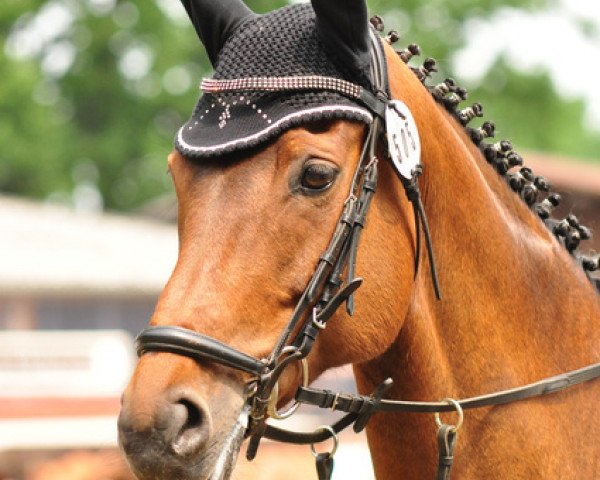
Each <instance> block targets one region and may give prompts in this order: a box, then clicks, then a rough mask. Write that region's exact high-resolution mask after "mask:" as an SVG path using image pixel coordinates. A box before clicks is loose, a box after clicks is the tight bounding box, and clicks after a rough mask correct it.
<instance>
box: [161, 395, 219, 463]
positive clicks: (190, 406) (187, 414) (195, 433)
mask: <svg viewBox="0 0 600 480" xmlns="http://www.w3.org/2000/svg"><path fill="white" fill-rule="evenodd" d="M166 413H167V418H166V420H167V423H168V427H167V429H166V430H165V434H166V436H167V438H166V440H167V441H168V442H169V443H170V445H171V448H172V449H173V451H174V452H175V453H176V454H177V455H180V456H189V455H193V454H195V453H197V452H198V451H200V450H201V449H202V447H203V446H204V445H205V444H206V442H207V441H208V438H209V437H210V418H209V416H208V414H207V412H206V409H205V408H204V407H203V406H202V403H201V402H200V401H196V400H195V399H193V398H190V396H185V397H183V398H180V399H178V400H176V401H175V402H173V403H172V404H170V405H169V406H168V407H167V412H166Z"/></svg>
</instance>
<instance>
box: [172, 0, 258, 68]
mask: <svg viewBox="0 0 600 480" xmlns="http://www.w3.org/2000/svg"><path fill="white" fill-rule="evenodd" d="M181 3H183V6H184V7H185V10H186V11H187V14H188V15H189V17H190V20H191V21H192V24H193V25H194V28H195V29H196V33H197V34H198V37H199V38H200V41H201V42H202V43H203V44H204V48H206V53H208V58H209V59H210V62H211V63H212V65H213V67H214V66H216V64H217V58H218V56H219V52H220V51H221V48H222V47H223V45H224V44H225V42H226V41H227V39H228V38H229V36H230V35H231V34H232V33H233V32H234V31H235V30H236V29H237V27H239V26H240V24H241V23H242V22H243V21H244V20H246V19H247V18H250V17H253V16H255V15H256V14H255V13H254V12H252V10H250V9H249V8H248V7H247V6H246V5H245V4H244V2H242V1H241V0H181Z"/></svg>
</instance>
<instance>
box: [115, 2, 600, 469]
mask: <svg viewBox="0 0 600 480" xmlns="http://www.w3.org/2000/svg"><path fill="white" fill-rule="evenodd" d="M183 4H184V6H185V8H186V10H187V12H188V14H189V16H190V18H191V20H192V23H193V24H194V27H195V28H196V31H197V33H198V35H199V37H200V39H201V41H202V42H203V44H204V46H205V47H206V49H207V52H208V56H209V58H210V60H211V62H212V63H213V65H214V67H215V74H214V77H213V78H211V79H205V80H203V82H202V85H201V88H202V90H203V92H204V94H203V95H202V96H201V98H200V100H199V101H198V104H197V106H196V108H195V110H194V112H193V114H192V117H191V119H190V120H189V121H188V122H187V123H186V124H185V125H184V126H183V127H182V128H181V129H180V130H179V132H178V133H177V136H176V139H175V147H176V149H175V152H173V153H172V154H171V155H170V156H169V170H170V172H171V175H172V177H173V182H174V185H175V191H176V194H177V199H178V206H179V212H178V229H179V257H178V262H177V264H176V266H175V269H174V271H173V274H172V276H171V278H170V279H169V281H168V283H167V285H166V287H165V289H164V291H163V292H162V294H161V296H160V298H159V301H158V304H157V307H156V310H155V312H154V315H153V317H152V319H151V322H150V324H151V326H150V327H149V328H148V329H146V330H144V331H143V332H142V333H141V334H140V336H139V337H138V353H139V354H140V356H141V358H140V360H139V362H138V365H137V367H136V370H135V372H134V374H133V377H132V379H131V382H130V384H129V386H128V387H127V389H126V391H125V393H124V395H123V401H122V410H121V414H120V418H119V440H120V444H121V447H122V449H123V450H124V452H125V454H126V456H127V458H128V461H129V463H130V465H131V466H132V468H133V470H134V471H135V473H136V475H137V476H138V477H139V478H140V479H141V480H149V479H167V478H179V479H182V480H185V479H199V478H214V479H221V478H226V477H227V476H228V474H229V473H230V471H231V469H232V466H233V463H234V461H235V453H236V452H237V449H239V447H240V443H241V440H242V437H243V436H244V434H247V435H248V436H249V437H250V441H249V450H248V456H249V457H253V456H254V455H255V454H256V449H257V446H258V442H259V440H260V438H261V437H262V436H269V435H271V436H272V438H275V437H277V436H278V435H279V436H280V438H282V436H285V435H288V437H289V435H292V434H289V433H281V432H278V431H277V430H276V428H274V427H273V426H272V425H271V424H268V423H267V422H266V420H267V419H268V418H269V417H275V418H277V417H279V416H281V415H282V414H281V413H280V412H279V411H278V410H277V409H278V408H281V407H282V406H284V405H285V404H286V403H288V402H290V401H291V400H292V399H293V398H294V395H295V394H296V395H297V392H299V391H300V389H298V386H299V385H301V384H308V383H310V382H311V381H312V380H314V379H315V378H316V377H318V376H319V375H320V374H321V373H322V372H324V371H325V370H327V369H329V368H332V367H336V366H339V365H343V364H348V363H350V364H353V365H354V372H355V377H356V380H357V386H358V389H359V391H360V392H361V394H363V396H362V397H360V398H356V399H352V398H347V399H346V400H345V401H346V404H345V405H346V407H348V410H346V411H350V412H352V413H351V415H353V416H351V417H349V418H350V420H349V422H354V425H355V429H357V430H360V429H361V428H364V426H365V425H366V423H367V421H368V420H369V427H368V429H367V434H368V439H369V446H370V448H371V452H372V455H373V462H374V466H375V470H376V473H377V475H378V477H379V478H397V477H398V475H400V474H401V475H402V476H403V478H404V477H405V476H406V477H407V478H424V477H427V476H429V477H431V476H432V475H433V472H432V468H433V467H431V464H432V463H433V462H432V461H431V459H432V458H433V457H435V451H436V445H435V439H432V438H431V437H430V436H428V433H427V432H428V431H429V429H428V428H429V426H430V424H431V420H432V419H429V420H424V419H422V418H421V417H419V418H416V417H410V416H402V415H396V416H394V417H393V421H389V420H385V419H383V418H382V417H381V416H377V415H376V416H373V418H372V419H371V414H372V413H373V412H374V406H373V405H375V404H376V403H377V402H378V401H379V400H380V399H381V397H382V395H383V394H384V391H385V390H387V393H386V395H387V396H388V398H393V399H401V398H422V397H425V398H431V397H433V398H436V399H440V398H445V397H448V396H453V397H455V398H456V397H461V396H466V395H474V394H475V393H479V392H482V391H484V392H485V391H493V390H494V389H495V390H501V389H505V388H509V387H511V386H513V385H514V384H515V383H516V384H519V383H520V384H523V383H527V382H533V381H535V380H537V379H539V378H542V377H543V376H549V375H556V373H559V372H560V371H561V369H562V370H564V369H565V368H576V367H581V365H585V363H586V362H588V363H589V362H591V361H592V360H594V359H595V357H594V353H595V352H596V351H597V345H598V342H599V341H600V338H599V337H600V333H597V332H598V329H593V328H592V325H593V322H594V321H595V320H597V319H598V318H600V302H599V301H598V297H597V296H596V295H595V294H594V293H593V290H592V287H591V285H590V283H589V281H588V278H586V275H585V274H584V272H583V271H581V270H580V269H577V268H574V262H573V261H572V258H571V257H570V256H569V255H568V252H567V249H568V250H569V251H573V250H574V246H575V247H576V245H575V243H578V239H581V238H583V237H585V236H587V235H588V233H589V232H587V231H586V230H585V229H584V228H583V227H581V225H579V224H578V222H576V221H575V220H573V218H571V219H570V220H569V221H565V222H566V223H565V222H557V223H551V224H550V226H551V227H552V228H553V229H554V234H555V235H554V236H553V235H552V233H551V232H549V231H548V230H547V229H546V228H545V226H544V224H543V223H542V222H540V220H539V218H537V217H536V216H535V215H534V214H532V212H531V211H530V209H529V208H528V205H530V206H533V207H534V208H535V211H536V212H537V213H538V214H539V216H541V217H542V218H543V219H544V220H545V221H546V223H548V222H550V220H549V219H548V215H546V213H548V212H549V211H550V210H551V209H552V208H553V207H554V206H555V205H554V204H555V203H556V201H555V200H556V198H554V197H548V198H547V199H545V200H544V201H542V202H540V203H536V202H537V199H538V196H539V195H538V193H539V191H544V190H547V188H546V183H544V180H543V179H541V178H540V177H535V176H533V174H532V173H531V172H530V171H528V170H526V169H522V170H520V171H519V172H516V173H508V172H509V171H510V170H511V169H513V168H514V167H518V166H520V163H521V159H520V157H519V156H518V155H517V154H515V153H514V152H512V146H511V145H510V143H508V142H498V143H496V144H488V143H485V142H484V140H485V139H486V138H488V137H490V136H492V135H493V130H494V128H493V125H492V124H490V123H487V122H486V123H484V124H483V125H482V126H481V127H479V128H470V127H467V124H468V123H469V122H470V121H471V120H472V119H473V118H474V117H478V116H481V107H480V106H479V105H478V104H475V105H473V106H472V107H468V108H466V109H464V110H457V106H458V104H459V103H460V102H461V101H462V100H464V98H465V96H466V95H465V92H464V90H462V89H460V88H458V87H457V86H456V85H455V84H454V82H453V81H451V80H446V81H445V82H443V83H442V84H439V85H437V86H435V87H430V88H429V89H426V88H424V87H423V84H422V83H424V80H425V79H426V78H427V77H428V76H429V74H430V73H431V71H432V70H434V69H435V64H434V62H432V61H431V60H426V61H425V64H424V65H423V66H422V67H411V68H409V66H407V65H406V63H407V62H408V60H409V59H410V57H412V56H413V55H415V54H417V53H418V48H417V47H416V46H414V45H413V46H409V48H408V49H407V50H403V51H400V52H394V50H393V49H392V48H391V47H390V46H389V45H387V44H386V43H385V42H382V41H381V39H380V38H379V37H378V36H377V35H376V34H375V33H374V30H373V28H372V27H371V26H370V25H369V22H368V18H367V9H366V4H365V2H364V0H353V1H352V2H350V1H348V0H312V4H311V5H292V6H288V7H284V8H282V9H280V10H276V11H274V12H271V13H268V14H265V15H256V14H254V13H253V12H251V11H250V10H249V9H248V8H247V7H246V6H244V5H243V4H242V3H241V2H240V1H239V0H224V1H220V2H215V1H211V0H183ZM391 37H392V35H391V34H390V38H388V40H389V41H392V38H391ZM415 74H416V75H415ZM392 99H394V100H392ZM461 124H462V125H461ZM384 125H385V126H387V127H386V128H387V130H386V128H384ZM465 127H466V128H465ZM420 139H422V142H421V141H420ZM421 159H422V164H421ZM486 160H487V162H486ZM422 170H423V171H424V172H425V173H424V175H423V177H422V181H421V182H417V179H418V178H419V174H420V173H421V171H422ZM498 173H501V175H498ZM505 180H508V183H509V186H510V188H509V186H507V184H506V183H507V182H506V181H505ZM376 189H377V195H374V192H375V190H376ZM515 192H516V194H515ZM519 196H520V197H521V198H519ZM522 200H525V202H523V201H522ZM426 212H427V215H428V217H429V222H428V221H427V217H426ZM367 213H368V218H367ZM367 224H368V228H364V227H365V226H366V225H367ZM429 226H431V228H429ZM555 236H556V237H558V238H559V240H561V241H563V243H565V244H566V245H567V249H564V248H562V247H561V246H560V245H559V243H558V242H557V240H556V238H554V237H555ZM359 240H360V242H359ZM574 242H575V243H574ZM422 245H423V246H425V247H427V252H425V248H422ZM573 245H574V246H573ZM432 246H433V247H435V248H432ZM359 247H360V248H359ZM571 247H573V248H571ZM421 250H423V252H421ZM434 251H435V258H436V259H437V261H438V262H439V266H441V267H443V268H440V269H439V270H440V271H439V282H438V275H437V273H436V268H435V266H436V261H435V259H434ZM419 259H421V261H419ZM425 259H427V260H428V261H425ZM586 261H587V264H586V263H585V261H584V267H585V268H587V269H588V270H591V269H592V267H593V268H598V267H597V263H598V258H596V257H593V258H592V257H590V258H588V259H587V260H586ZM419 265H420V267H419ZM586 265H587V267H586ZM590 265H591V267H590ZM362 272H364V273H365V280H364V282H363V281H362V279H361V278H360V277H358V276H357V275H356V273H359V274H360V273H362ZM534 275H535V276H536V278H537V277H538V276H539V278H543V282H539V284H536V285H535V286H534V285H533V283H532V281H531V278H532V276H534ZM361 284H362V286H361ZM514 285H519V288H513V286H514ZM359 286H361V288H360V290H358V291H357V289H358V287H359ZM440 286H441V290H442V292H443V294H444V301H442V302H439V301H438V299H439V297H440ZM559 292H560V293H559ZM355 297H356V298H355ZM436 297H437V298H436ZM344 303H345V304H346V308H345V309H344V308H338V307H341V306H342V305H343V304H344ZM574 305H576V308H575V307H574ZM567 314H568V315H570V316H571V317H576V318H577V319H578V321H573V322H571V323H569V324H560V325H559V324H555V323H553V324H550V323H548V322H545V323H544V322H540V321H539V319H546V318H554V317H556V316H561V315H567ZM584 325H587V327H586V328H583V327H582V326H584ZM588 327H589V328H588ZM522 332H526V333H527V336H525V337H523V336H522ZM563 338H569V339H570V341H571V342H573V345H577V348H570V349H567V350H565V351H563V350H557V349H556V348H555V345H556V342H558V341H559V339H563ZM530 345H535V347H536V350H535V353H534V354H532V352H531V351H530V349H529V348H528V347H529V346H530ZM309 353H310V354H309ZM598 368H600V367H598ZM473 372H483V373H481V374H479V373H478V374H473ZM489 372H495V374H493V375H492V374H489ZM599 373H600V370H599ZM388 376H390V377H392V376H393V377H394V381H395V383H394V384H393V385H391V383H390V381H388V380H386V378H387V377H388ZM588 377H589V376H588ZM586 378H587V377H586ZM597 391H598V387H597V385H596V389H595V390H594V389H593V388H590V390H589V393H587V395H588V396H589V400H590V402H589V404H590V405H592V404H593V402H592V401H591V400H592V399H593V398H594V395H595V394H596V395H597ZM373 392H374V393H373ZM371 393H373V395H372V396H368V395H369V394H371ZM323 395H324V397H319V398H323V402H324V403H327V405H328V406H332V407H336V404H337V402H338V397H337V396H336V397H335V398H334V399H332V398H328V397H327V395H326V394H325V393H323ZM353 401H354V403H352V402H353ZM574 402H575V400H571V401H570V403H569V402H566V403H565V404H564V405H557V404H554V405H553V406H550V407H549V409H548V410H547V411H545V414H544V415H543V416H540V417H539V418H536V417H534V416H533V415H532V410H531V408H532V407H531V405H525V406H524V407H518V406H517V407H509V408H508V410H509V411H510V412H511V414H512V415H511V417H510V418H511V419H512V421H514V422H520V423H519V425H521V426H524V427H523V428H524V430H526V431H531V432H538V431H542V430H544V429H545V428H547V426H548V425H550V424H552V425H553V426H555V427H556V428H559V429H562V430H561V431H562V432H566V431H569V432H570V431H571V430H569V429H573V425H574V424H576V423H577V424H582V425H585V428H586V429H589V430H590V431H589V432H587V431H586V433H582V438H584V437H585V438H588V437H589V438H592V437H593V434H592V431H591V429H592V428H593V427H600V425H599V423H600V421H599V420H597V419H596V416H592V414H591V410H590V409H589V408H588V409H586V408H577V409H574V411H575V413H573V411H569V415H565V412H566V409H568V408H569V407H570V406H574ZM452 405H458V403H456V402H455V403H453V404H451V405H450V406H451V407H452ZM442 406H443V405H442ZM446 406H448V405H446ZM431 408H436V409H437V410H435V411H439V409H440V408H441V407H440V406H439V404H436V405H433V406H432V407H431ZM431 408H430V409H429V411H433V410H431ZM353 409H354V410H353ZM553 409H554V410H553ZM561 409H565V410H561ZM446 411H447V409H446ZM488 413H489V415H488V417H485V418H486V419H487V420H488V421H489V422H490V423H491V424H492V425H494V426H496V428H494V429H489V430H485V431H483V432H482V430H481V429H480V427H478V425H480V424H479V423H477V422H468V425H466V426H465V427H463V431H464V432H465V433H464V434H461V435H464V437H470V438H472V439H473V440H474V441H473V442H469V444H468V445H465V447H464V452H465V456H467V455H466V454H467V453H469V454H471V455H470V458H475V459H476V461H474V463H473V466H472V467H471V470H469V468H467V467H466V466H464V465H463V466H462V470H461V473H463V474H465V475H467V476H468V473H465V472H469V471H470V472H481V471H483V469H484V470H485V471H488V472H494V474H495V476H496V477H499V478H506V477H508V476H511V475H512V473H514V472H513V470H511V465H510V464H508V463H506V462H493V461H492V460H490V456H489V455H482V454H481V450H482V449H485V448H486V447H490V445H491V446H494V448H498V447H497V445H498V441H499V440H498V438H499V433H498V432H503V431H506V430H505V429H507V428H509V427H508V426H507V424H506V420H505V419H504V418H502V419H500V418H499V417H497V416H496V414H495V411H493V412H488ZM484 415H486V413H485V412H484V413H481V414H473V417H472V418H474V419H479V420H482V419H483V418H484ZM573 415H575V416H577V417H578V421H577V422H573V421H571V420H572V418H573ZM586 415H587V416H586ZM388 418H389V417H388ZM557 418H561V419H562V418H565V420H564V421H562V420H561V421H556V419H557ZM550 419H552V421H550ZM465 423H467V422H465ZM559 424H560V425H559ZM557 425H558V426H557ZM334 430H335V429H334ZM581 432H582V431H581V430H578V431H577V432H571V433H573V434H575V433H581ZM325 433H327V432H325ZM547 433H548V434H547V435H546V436H540V435H537V436H536V442H533V443H531V444H527V449H528V451H527V455H525V454H523V455H521V451H519V452H516V451H514V449H515V448H521V449H525V448H526V445H525V443H526V442H511V441H509V440H506V441H504V437H503V438H502V441H504V443H502V441H501V442H500V443H502V451H503V452H505V453H506V452H508V453H506V454H507V455H510V456H511V458H519V459H521V458H524V459H529V460H522V461H521V463H522V464H523V468H522V470H521V472H525V473H522V477H521V478H541V477H544V476H546V477H547V476H548V475H547V473H548V472H550V471H552V472H557V471H559V470H557V468H558V466H559V465H560V461H561V460H562V462H563V463H562V464H563V465H564V464H566V463H565V462H567V463H568V458H567V454H568V452H569V448H570V447H571V445H563V447H564V448H561V449H556V448H551V447H552V445H553V443H552V442H554V440H555V438H556V436H555V435H553V434H551V432H547ZM292 436H293V435H292ZM294 438H295V439H299V441H300V442H304V443H307V442H306V439H307V438H308V439H310V440H314V439H315V438H317V439H324V438H327V435H326V434H325V435H323V432H319V434H318V435H312V436H311V435H308V436H307V435H304V436H303V435H296V436H294ZM308 443H310V441H308ZM572 444H573V445H574V443H573V442H572ZM490 448H491V447H490ZM536 448H539V449H540V450H542V451H547V450H550V449H552V450H553V451H558V452H559V453H557V459H556V461H555V462H545V463H543V465H542V466H540V465H539V464H534V463H533V459H535V458H539V454H538V453H539V450H536ZM530 460H531V461H530ZM458 468H459V470H460V469H461V465H458ZM543 468H545V469H546V470H543ZM581 468H583V469H585V468H587V466H586V465H583V466H582V467H581ZM399 472H401V473H399ZM581 472H582V473H581V475H580V478H586V477H588V478H589V477H590V475H588V473H589V472H588V471H587V470H581ZM467 476H465V477H463V478H467ZM550 476H552V475H550ZM471 478H475V477H471Z"/></svg>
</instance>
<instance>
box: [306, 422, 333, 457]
mask: <svg viewBox="0 0 600 480" xmlns="http://www.w3.org/2000/svg"><path fill="white" fill-rule="evenodd" d="M323 431H325V432H329V433H330V434H331V438H332V439H333V448H332V449H331V452H329V456H330V457H333V456H334V455H335V452H337V449H338V446H339V445H340V440H339V439H338V436H337V433H335V430H334V429H333V427H331V426H330V425H321V426H320V427H317V429H316V430H315V433H317V432H323ZM310 451H311V453H312V454H313V456H314V457H315V458H317V456H318V455H319V453H318V452H317V449H316V448H315V444H314V443H311V444H310Z"/></svg>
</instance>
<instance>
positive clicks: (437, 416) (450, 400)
mask: <svg viewBox="0 0 600 480" xmlns="http://www.w3.org/2000/svg"><path fill="white" fill-rule="evenodd" d="M442 402H446V403H447V404H449V405H453V406H454V408H455V409H456V413H457V415H458V421H457V422H456V425H451V427H452V431H453V432H454V433H456V432H458V430H459V429H460V427H462V424H463V420H464V413H463V409H462V407H461V406H460V403H458V402H457V401H456V400H454V399H453V398H444V399H443V400H442ZM435 424H436V425H437V426H438V428H440V427H441V426H442V425H443V423H442V420H441V419H440V412H435Z"/></svg>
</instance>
